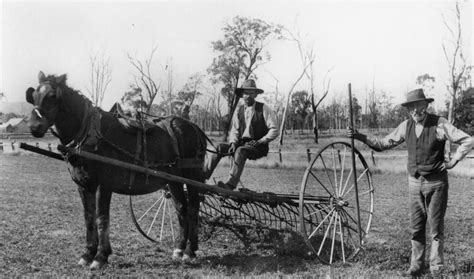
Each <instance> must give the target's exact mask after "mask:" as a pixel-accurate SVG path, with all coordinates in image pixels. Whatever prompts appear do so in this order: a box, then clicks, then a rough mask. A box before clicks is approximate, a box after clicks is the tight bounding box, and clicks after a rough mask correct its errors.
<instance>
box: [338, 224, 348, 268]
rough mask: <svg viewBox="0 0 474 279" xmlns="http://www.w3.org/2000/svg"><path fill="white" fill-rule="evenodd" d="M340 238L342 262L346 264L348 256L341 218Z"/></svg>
mask: <svg viewBox="0 0 474 279" xmlns="http://www.w3.org/2000/svg"><path fill="white" fill-rule="evenodd" d="M339 236H340V237H341V250H342V262H344V263H345V262H346V255H345V253H344V235H343V231H342V222H341V216H339Z"/></svg>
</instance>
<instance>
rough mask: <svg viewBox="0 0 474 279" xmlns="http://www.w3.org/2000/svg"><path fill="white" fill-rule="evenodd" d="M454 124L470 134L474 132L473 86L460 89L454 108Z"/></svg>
mask: <svg viewBox="0 0 474 279" xmlns="http://www.w3.org/2000/svg"><path fill="white" fill-rule="evenodd" d="M454 125H455V126H456V127H458V128H460V129H463V130H465V131H466V132H468V133H470V134H471V135H472V134H473V133H474V88H472V87H471V88H469V89H468V90H464V91H461V94H460V96H459V98H457V104H456V108H455V110H454Z"/></svg>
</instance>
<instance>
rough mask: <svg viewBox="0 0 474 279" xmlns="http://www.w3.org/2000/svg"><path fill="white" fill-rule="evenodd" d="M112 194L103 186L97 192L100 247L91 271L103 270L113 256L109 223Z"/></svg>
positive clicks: (97, 221)
mask: <svg viewBox="0 0 474 279" xmlns="http://www.w3.org/2000/svg"><path fill="white" fill-rule="evenodd" d="M111 198H112V192H110V191H108V190H105V189H104V187H103V186H99V189H98V190H97V197H96V201H97V208H96V210H97V212H96V217H97V219H96V223H97V230H98V236H99V246H98V251H97V254H96V255H95V257H94V261H93V262H92V264H91V265H90V268H91V269H98V268H101V267H102V266H103V265H105V264H106V263H107V260H108V258H109V255H110V254H112V248H111V246H110V239H109V223H110V200H111Z"/></svg>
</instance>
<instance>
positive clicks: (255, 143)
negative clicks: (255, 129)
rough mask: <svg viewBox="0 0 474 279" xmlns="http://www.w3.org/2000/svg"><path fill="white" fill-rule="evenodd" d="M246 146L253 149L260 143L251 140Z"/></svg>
mask: <svg viewBox="0 0 474 279" xmlns="http://www.w3.org/2000/svg"><path fill="white" fill-rule="evenodd" d="M247 144H248V145H250V146H253V147H258V146H259V145H260V144H261V143H260V142H259V141H257V140H251V141H249V142H247Z"/></svg>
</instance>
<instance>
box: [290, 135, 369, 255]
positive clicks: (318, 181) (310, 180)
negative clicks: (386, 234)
mask: <svg viewBox="0 0 474 279" xmlns="http://www.w3.org/2000/svg"><path fill="white" fill-rule="evenodd" d="M354 154H355V158H356V167H355V168H356V177H357V186H358V193H359V195H358V196H359V211H360V224H359V222H358V217H357V209H358V208H357V205H356V204H357V203H356V189H355V185H354V179H353V172H354V170H353V169H352V162H351V145H350V144H349V143H346V142H333V143H330V144H328V145H326V146H325V147H323V148H322V149H320V151H319V152H318V153H317V154H316V157H315V158H314V159H313V161H312V162H311V164H310V165H309V166H308V167H307V169H306V171H305V174H304V176H303V180H302V183H301V188H300V199H299V203H300V204H299V214H300V216H299V219H300V232H301V233H302V235H303V237H304V239H305V241H306V244H307V245H308V246H309V247H310V248H311V250H312V253H314V254H315V255H316V256H317V257H318V258H319V259H320V260H321V261H322V262H324V263H327V264H332V263H333V262H336V261H342V262H346V261H348V260H350V259H351V258H353V257H354V256H355V255H356V254H357V253H358V252H359V251H360V250H361V248H362V245H363V240H364V238H365V236H366V235H367V233H368V232H369V229H370V224H371V221H372V216H373V209H374V207H373V201H374V188H373V185H372V176H371V173H370V171H369V168H368V166H367V163H366V161H365V159H364V157H363V156H362V155H361V154H360V152H359V151H358V150H356V149H354ZM359 229H360V231H361V232H362V233H361V236H360V235H359ZM360 239H362V241H361V240H360Z"/></svg>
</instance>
